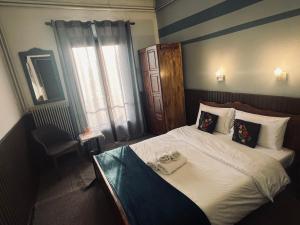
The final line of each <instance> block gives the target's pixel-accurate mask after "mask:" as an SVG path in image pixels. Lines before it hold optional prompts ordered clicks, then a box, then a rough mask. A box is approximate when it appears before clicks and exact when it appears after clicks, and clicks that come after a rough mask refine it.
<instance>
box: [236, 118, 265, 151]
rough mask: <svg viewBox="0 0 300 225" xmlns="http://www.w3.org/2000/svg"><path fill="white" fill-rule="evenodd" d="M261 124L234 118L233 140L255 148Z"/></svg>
mask: <svg viewBox="0 0 300 225" xmlns="http://www.w3.org/2000/svg"><path fill="white" fill-rule="evenodd" d="M260 128H261V124H258V123H252V122H248V121H244V120H239V119H236V120H234V126H233V129H234V133H233V135H232V140H233V141H235V142H238V143H240V144H243V145H247V146H248V147H251V148H255V146H256V145H257V141H258V136H259V131H260Z"/></svg>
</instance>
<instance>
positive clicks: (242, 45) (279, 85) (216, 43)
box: [157, 0, 300, 97]
mask: <svg viewBox="0 0 300 225" xmlns="http://www.w3.org/2000/svg"><path fill="white" fill-rule="evenodd" d="M212 2H214V4H217V3H220V2H222V1H217V0H214V1H201V3H199V2H198V3H197V1H195V0H177V1H176V2H175V3H173V4H171V5H170V6H168V7H166V8H164V9H163V10H161V11H159V12H158V15H157V18H158V24H159V27H160V28H162V27H164V26H166V25H168V24H171V23H173V22H176V21H178V18H180V19H182V18H184V17H186V16H189V15H192V14H195V13H197V12H199V11H202V10H204V9H207V8H209V7H211V6H212V5H211V4H210V3H212ZM183 4H186V5H189V8H190V10H189V11H188V12H186V11H184V12H182V7H183ZM297 8H300V1H295V0H285V1H282V0H264V1H261V2H258V3H256V4H253V5H251V6H248V7H245V8H243V9H240V10H237V11H234V12H232V13H229V14H226V15H223V16H220V17H217V18H215V19H212V20H209V21H206V22H204V23H201V24H198V25H195V26H192V27H189V28H186V29H184V30H181V31H178V32H175V33H172V34H170V35H168V36H165V37H163V38H161V40H160V41H161V42H162V43H164V42H181V41H185V40H189V39H192V38H196V37H200V36H203V35H206V34H210V33H213V32H216V31H220V30H223V29H226V28H229V27H232V26H236V25H239V24H243V23H247V22H250V21H254V20H257V19H261V18H264V17H268V16H272V15H276V14H279V13H283V12H287V11H289V10H293V9H297ZM185 15H186V16H185ZM299 27H300V16H295V17H291V18H288V19H284V20H280V21H277V22H272V23H269V24H264V25H262V26H257V27H253V28H251V29H247V30H241V31H238V32H235V33H231V34H228V35H224V36H220V37H216V38H212V39H209V40H205V41H200V42H194V43H190V44H186V45H184V46H183V63H184V75H185V87H186V88H190V89H203V90H216V91H231V92H244V93H245V92H246V93H257V94H267V95H280V96H290V97H300V64H299V58H300V29H299ZM220 67H223V68H224V70H225V75H226V81H225V82H224V83H218V82H217V81H216V78H215V73H216V71H217V70H218V68H220ZM275 67H281V68H282V69H283V70H285V71H287V72H288V74H289V75H288V80H287V81H286V82H280V81H277V80H276V78H275V76H274V74H273V71H274V69H275Z"/></svg>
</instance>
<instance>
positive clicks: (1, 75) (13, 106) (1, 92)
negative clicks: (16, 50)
mask: <svg viewBox="0 0 300 225" xmlns="http://www.w3.org/2000/svg"><path fill="white" fill-rule="evenodd" d="M20 118H21V110H20V109H19V105H18V101H17V97H16V94H15V92H14V89H13V87H12V82H11V79H10V75H9V73H8V70H7V65H6V63H5V60H4V55H3V52H2V49H1V47H0V140H1V139H2V138H3V137H4V136H5V134H6V133H7V132H8V131H9V130H10V129H11V128H12V127H13V126H14V125H15V124H16V123H17V122H18V121H19V119H20Z"/></svg>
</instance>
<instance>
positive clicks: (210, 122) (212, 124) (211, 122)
mask: <svg viewBox="0 0 300 225" xmlns="http://www.w3.org/2000/svg"><path fill="white" fill-rule="evenodd" d="M218 118H219V116H218V115H215V114H212V113H208V112H204V111H202V112H201V115H200V119H199V126H198V129H199V130H202V131H205V132H208V133H213V132H214V131H215V128H216V125H217V122H218Z"/></svg>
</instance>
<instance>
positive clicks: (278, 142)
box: [235, 110, 290, 150]
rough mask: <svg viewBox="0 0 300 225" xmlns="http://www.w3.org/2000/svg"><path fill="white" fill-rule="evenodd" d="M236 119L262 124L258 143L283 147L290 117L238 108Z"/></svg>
mask: <svg viewBox="0 0 300 225" xmlns="http://www.w3.org/2000/svg"><path fill="white" fill-rule="evenodd" d="M235 119H240V120H245V121H250V122H253V123H259V124H261V128H260V132H259V137H258V142H257V144H258V145H261V146H263V147H266V148H271V149H276V150H279V149H281V148H282V144H283V140H284V134H285V130H286V126H287V123H288V121H289V119H290V117H271V116H262V115H258V114H252V113H246V112H243V111H239V110H236V113H235Z"/></svg>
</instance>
